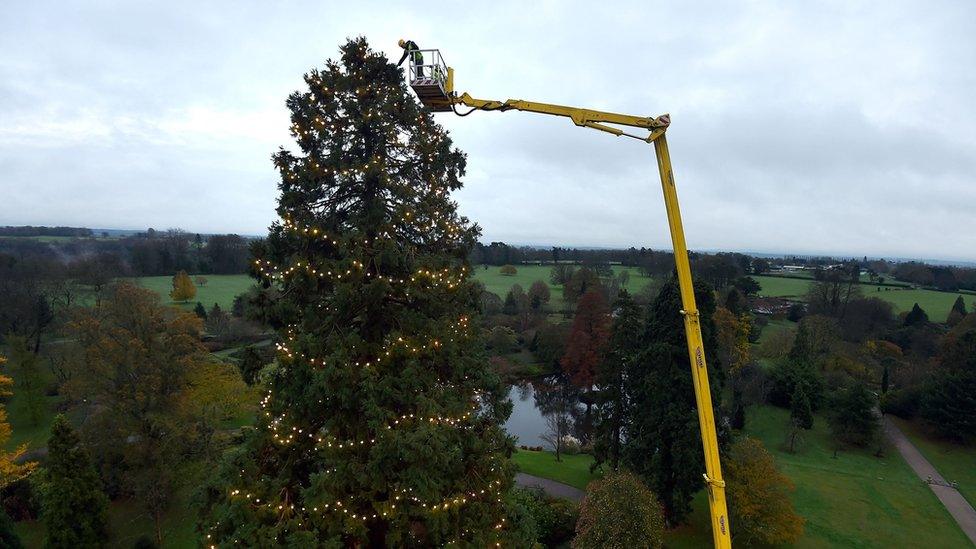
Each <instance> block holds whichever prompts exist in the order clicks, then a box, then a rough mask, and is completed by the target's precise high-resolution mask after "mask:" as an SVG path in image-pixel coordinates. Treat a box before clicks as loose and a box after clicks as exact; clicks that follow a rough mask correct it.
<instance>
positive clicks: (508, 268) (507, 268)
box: [498, 265, 518, 276]
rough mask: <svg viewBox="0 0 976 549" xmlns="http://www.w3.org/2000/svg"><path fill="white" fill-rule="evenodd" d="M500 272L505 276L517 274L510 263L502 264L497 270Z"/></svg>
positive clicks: (516, 270)
mask: <svg viewBox="0 0 976 549" xmlns="http://www.w3.org/2000/svg"><path fill="white" fill-rule="evenodd" d="M498 272H500V273H501V274H503V275H505V276H515V275H517V274H518V269H516V268H515V267H514V266H512V265H503V266H502V268H501V269H499V270H498Z"/></svg>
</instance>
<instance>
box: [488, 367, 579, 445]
mask: <svg viewBox="0 0 976 549" xmlns="http://www.w3.org/2000/svg"><path fill="white" fill-rule="evenodd" d="M508 397H509V398H510V399H511V400H512V415H511V416H509V418H508V421H506V422H505V430H507V431H508V433H509V434H510V435H513V436H515V437H516V438H517V439H518V440H517V441H516V444H518V445H525V446H543V447H546V448H548V447H549V446H550V445H549V443H547V442H545V441H544V440H543V439H542V437H543V436H545V435H546V433H548V431H549V428H550V426H549V424H548V422H547V419H548V418H549V417H550V416H551V415H552V414H554V413H561V415H562V417H563V418H564V419H563V420H562V421H563V422H564V423H563V424H564V425H565V427H564V429H565V430H564V431H563V432H564V433H566V434H569V435H574V436H576V438H580V439H585V438H586V437H584V436H583V435H584V434H585V433H589V432H590V429H589V428H588V426H589V421H588V418H587V416H586V414H585V413H584V411H585V407H583V406H582V403H581V401H580V393H579V391H578V390H576V389H574V388H573V387H572V386H571V385H570V384H569V383H568V382H567V381H566V380H564V379H560V378H559V377H557V376H549V377H545V378H536V379H533V380H532V381H531V382H528V381H527V382H523V383H522V384H520V385H513V386H512V388H511V389H509V392H508ZM557 411H561V412H557Z"/></svg>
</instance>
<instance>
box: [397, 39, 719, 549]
mask: <svg viewBox="0 0 976 549" xmlns="http://www.w3.org/2000/svg"><path fill="white" fill-rule="evenodd" d="M430 51H433V52H436V55H437V59H440V53H439V51H437V50H430ZM442 62H443V61H442V60H441V63H442ZM430 70H431V72H430V73H429V74H431V75H433V74H437V75H442V76H443V78H440V79H437V80H436V81H432V80H431V79H430V78H426V79H425V78H424V77H423V75H420V76H418V77H417V78H416V79H412V80H411V86H413V88H414V90H415V91H417V92H418V97H419V98H420V100H421V102H423V103H424V105H426V106H427V107H429V108H431V110H433V111H435V112H445V111H454V113H455V114H457V115H459V116H467V115H469V114H471V113H472V112H474V111H500V112H504V111H508V110H518V111H525V112H534V113H539V114H548V115H552V116H562V117H564V118H569V119H570V120H572V121H573V124H576V125H577V126H581V127H586V128H593V129H595V130H600V131H604V132H607V133H611V134H613V135H616V136H618V137H619V136H621V135H623V136H627V137H633V138H635V139H639V140H641V141H644V142H646V143H650V144H653V145H654V152H655V155H656V156H657V166H658V171H659V173H660V176H661V188H662V190H663V191H664V205H665V208H666V210H667V215H668V226H669V228H670V230H671V243H672V245H673V247H674V262H675V267H676V269H677V274H678V286H679V287H680V289H681V307H682V309H681V314H682V316H684V323H685V337H686V339H687V343H688V357H689V359H690V360H691V374H692V380H693V382H694V386H695V401H696V403H697V405H698V424H699V427H700V429H701V437H702V449H703V451H704V454H705V474H704V475H703V476H704V478H705V486H706V488H707V490H708V504H709V509H710V511H711V515H712V540H713V541H714V543H715V547H716V548H718V549H729V548H731V547H732V534H731V532H730V529H729V518H728V508H727V506H726V502H725V481H723V480H722V467H721V464H720V462H719V455H718V437H717V435H716V430H715V417H714V414H713V413H712V393H711V391H710V389H709V384H708V369H707V367H706V365H705V347H704V344H703V343H702V335H701V325H700V321H699V314H698V306H697V305H696V304H695V289H694V285H693V284H692V280H691V264H690V263H689V261H688V248H687V245H686V244H685V232H684V228H683V226H682V223H681V210H680V209H679V208H678V192H677V189H676V188H675V185H674V174H673V172H672V170H671V155H670V153H669V152H668V142H667V138H666V137H665V135H664V133H665V132H666V131H667V129H668V126H669V125H670V124H671V117H670V116H669V115H667V114H662V115H661V116H658V117H656V118H650V117H643V116H630V115H626V114H618V113H612V112H604V111H595V110H590V109H580V108H576V107H566V106H563V105H553V104H549V103H536V102H534V101H523V100H521V99H509V100H507V101H504V102H502V101H493V100H489V99H476V98H474V97H471V96H470V95H468V94H467V93H464V94H461V95H460V96H459V95H457V93H456V92H455V91H454V69H452V68H450V67H447V66H443V65H440V66H438V65H433V66H430ZM457 105H465V106H468V107H471V110H470V111H468V112H466V113H460V112H458V111H457ZM607 124H616V125H618V126H628V127H632V128H640V129H642V130H647V131H648V132H650V133H648V135H647V136H645V137H641V136H639V135H634V134H630V133H627V132H625V131H623V130H621V129H620V128H616V127H613V126H608V125H607Z"/></svg>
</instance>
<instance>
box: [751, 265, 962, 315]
mask: <svg viewBox="0 0 976 549" xmlns="http://www.w3.org/2000/svg"><path fill="white" fill-rule="evenodd" d="M753 278H755V279H756V282H759V285H760V286H762V290H760V294H762V295H764V296H769V297H785V298H790V299H804V298H805V296H806V294H807V291H808V290H809V289H810V285H811V284H813V281H812V280H800V279H796V278H782V277H777V276H754V277H753ZM861 292H863V294H864V296H865V297H877V298H879V299H883V300H885V301H887V302H889V303H891V304H892V305H893V306H894V308H895V312H896V313H900V312H902V311H909V310H911V308H912V306H913V305H914V304H915V303H918V306H919V307H921V308H923V309H925V312H926V313H928V315H929V318H930V319H932V320H933V321H935V322H945V320H946V317H948V316H949V310H950V309H952V304H953V303H954V302H955V301H956V297H958V296H959V295H960V294H955V293H950V292H937V291H935V290H912V289H900V288H893V287H891V286H877V285H873V284H861ZM963 299H964V300H965V301H966V307H967V308H969V309H971V308H972V307H973V306H974V298H973V296H970V295H963Z"/></svg>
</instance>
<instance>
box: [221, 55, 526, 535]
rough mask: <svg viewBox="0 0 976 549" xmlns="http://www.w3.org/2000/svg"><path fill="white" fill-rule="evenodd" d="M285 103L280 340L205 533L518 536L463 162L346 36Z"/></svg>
mask: <svg viewBox="0 0 976 549" xmlns="http://www.w3.org/2000/svg"><path fill="white" fill-rule="evenodd" d="M305 82H306V84H307V88H306V89H303V90H301V91H298V92H295V93H293V94H292V95H291V96H290V97H289V98H288V102H287V105H288V108H289V109H290V110H291V118H292V127H291V131H292V135H293V136H294V137H295V139H296V142H297V150H296V151H294V152H293V151H290V150H285V149H281V150H279V152H278V153H276V154H275V155H274V162H275V165H276V166H277V168H278V170H279V172H280V175H281V183H280V185H279V188H280V190H281V195H280V198H279V205H278V210H277V211H278V214H279V216H280V217H281V221H280V222H278V223H275V224H274V225H273V226H272V227H271V230H270V234H269V235H268V239H267V241H266V243H265V244H263V245H261V246H258V247H256V248H255V257H256V260H255V262H254V270H255V274H256V275H257V276H259V277H260V278H261V279H262V280H263V283H264V284H265V285H266V286H274V287H276V288H277V289H278V290H280V291H279V292H275V293H274V295H275V296H277V297H276V298H275V299H274V300H273V301H271V302H270V303H269V304H268V306H267V308H268V309H269V311H270V312H269V317H270V318H272V320H273V323H274V324H275V325H276V326H277V327H278V330H279V335H280V340H281V343H280V344H279V353H278V362H279V365H278V370H277V374H276V375H275V376H273V378H272V379H271V381H270V387H269V390H268V393H267V394H266V396H265V397H264V398H263V400H262V409H261V413H260V414H259V419H258V422H257V424H256V426H255V429H254V430H253V432H251V433H250V434H249V435H248V436H247V438H246V439H245V441H244V444H243V445H241V446H240V447H239V448H238V449H236V450H235V451H234V453H233V454H232V455H231V456H230V457H229V458H228V461H227V463H226V464H225V467H224V469H223V471H222V474H221V477H220V479H219V481H217V482H215V483H214V484H213V485H212V486H211V487H210V489H209V490H208V504H207V506H206V512H207V514H206V517H205V522H204V524H203V525H202V533H203V535H204V540H203V541H204V542H205V543H207V544H208V545H211V544H212V545H217V546H232V545H234V544H235V542H236V543H238V544H242V545H245V546H279V545H285V546H292V547H299V546H301V547H306V546H354V547H362V546H373V547H375V546H398V547H400V546H435V545H443V544H447V543H451V542H453V541H457V542H459V543H460V544H462V545H474V546H486V545H489V544H492V545H493V544H494V543H496V542H499V543H502V544H503V545H511V544H513V543H514V544H519V543H521V542H522V540H514V539H513V538H512V536H515V535H516V534H515V533H514V532H513V531H512V530H511V529H510V528H509V525H510V524H511V523H512V521H511V520H510V519H508V518H507V516H508V514H507V511H506V505H505V501H506V499H505V494H506V492H507V491H508V489H509V488H510V486H511V483H512V471H511V466H510V465H509V464H508V460H507V457H506V455H507V453H508V452H510V451H511V441H510V440H509V439H507V438H506V437H505V435H504V432H503V431H502V429H501V427H500V424H501V422H502V421H503V420H504V419H505V417H507V414H508V413H509V412H510V409H511V408H510V404H508V403H507V401H506V400H505V395H504V391H503V390H502V388H501V386H500V384H499V381H498V378H497V376H495V375H494V374H493V373H492V372H491V370H490V368H489V366H488V361H487V359H486V358H485V357H484V344H483V341H481V339H480V337H479V336H478V331H477V329H476V325H475V324H474V322H473V321H472V319H471V314H472V312H473V311H476V307H477V299H478V292H477V291H476V288H475V286H474V284H473V282H472V281H471V280H470V278H469V275H470V272H469V267H468V265H467V259H466V258H467V254H468V251H469V249H470V248H471V246H472V245H473V244H474V242H475V239H476V237H477V235H478V231H479V229H478V227H477V226H476V225H473V224H470V223H469V222H468V220H467V219H465V218H463V217H461V216H459V215H458V214H457V211H456V204H455V203H454V202H453V201H452V200H451V198H450V192H451V191H453V190H456V189H458V188H460V187H461V180H460V178H461V176H462V175H463V174H464V169H465V157H464V155H463V153H461V152H460V151H459V150H458V149H456V148H454V147H453V146H452V143H451V140H450V139H449V138H448V136H447V134H446V132H445V131H444V130H443V129H442V128H440V127H439V126H438V125H436V124H435V123H434V122H433V120H432V118H431V115H430V113H429V112H427V111H425V110H423V109H421V108H420V107H419V106H418V105H417V103H416V101H415V100H414V99H412V98H411V97H410V96H409V95H408V92H407V89H406V86H405V85H404V83H403V77H402V73H401V72H400V70H399V69H398V68H397V67H396V66H395V65H393V64H391V63H390V62H389V61H388V60H387V59H386V58H385V57H384V56H383V55H381V54H379V53H376V52H374V51H372V50H370V49H369V47H368V45H367V44H366V41H365V40H364V39H356V40H351V41H349V42H347V43H346V44H345V45H344V46H342V47H341V58H340V59H339V60H338V61H329V62H327V66H326V67H325V68H324V70H313V71H311V72H310V73H308V74H307V75H306V76H305Z"/></svg>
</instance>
